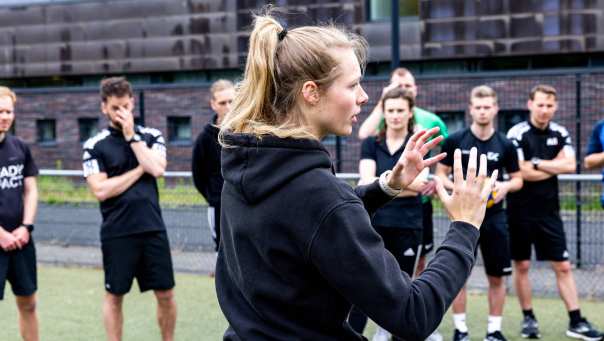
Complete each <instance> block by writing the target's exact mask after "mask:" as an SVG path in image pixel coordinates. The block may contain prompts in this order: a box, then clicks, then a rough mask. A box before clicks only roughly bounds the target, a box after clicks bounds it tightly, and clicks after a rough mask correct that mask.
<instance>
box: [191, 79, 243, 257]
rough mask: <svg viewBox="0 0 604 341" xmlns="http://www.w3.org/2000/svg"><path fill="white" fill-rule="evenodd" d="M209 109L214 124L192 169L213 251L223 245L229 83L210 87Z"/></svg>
mask: <svg viewBox="0 0 604 341" xmlns="http://www.w3.org/2000/svg"><path fill="white" fill-rule="evenodd" d="M210 97H211V98H210V107H212V110H214V112H215V113H216V115H214V117H213V118H212V121H211V122H209V123H208V124H206V125H205V127H203V130H202V131H201V133H200V134H199V136H197V139H196V140H195V145H194V146H193V158H192V162H191V169H192V173H193V183H194V184H195V188H197V191H199V193H201V195H203V197H204V198H206V200H207V202H208V224H209V225H210V229H211V232H212V238H213V239H214V250H215V251H216V252H218V244H219V243H220V192H222V184H223V183H224V179H223V178H222V173H221V171H220V149H221V147H220V143H218V131H219V130H220V123H221V122H222V119H223V118H224V115H226V113H228V112H229V111H230V110H231V103H232V102H233V97H235V87H234V86H233V83H232V82H231V81H228V80H224V79H220V80H217V81H216V82H214V83H213V84H212V86H211V87H210Z"/></svg>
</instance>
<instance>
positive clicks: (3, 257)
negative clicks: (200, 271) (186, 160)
mask: <svg viewBox="0 0 604 341" xmlns="http://www.w3.org/2000/svg"><path fill="white" fill-rule="evenodd" d="M366 47H367V46H366V42H365V41H364V39H363V38H361V37H359V36H357V35H354V34H352V33H349V32H346V31H343V30H342V29H339V28H336V27H333V26H304V27H298V28H294V29H291V30H288V29H287V28H285V27H283V26H282V25H281V24H280V23H279V22H278V21H277V20H276V19H275V18H273V17H272V16H271V15H270V13H269V14H265V15H259V16H256V17H255V21H254V25H253V30H252V32H251V36H250V46H249V54H248V59H247V63H246V67H245V73H244V75H243V79H242V80H241V81H240V82H239V83H238V85H237V86H236V87H235V86H234V85H233V84H232V83H231V82H229V81H226V80H219V81H217V82H215V83H214V84H213V85H212V87H211V88H210V106H211V108H212V110H213V111H214V113H215V116H214V117H213V119H212V121H211V122H209V123H208V124H207V125H206V126H205V127H204V128H203V130H202V132H201V134H200V135H199V137H198V138H197V139H196V141H195V144H194V149H193V155H192V171H193V172H192V173H193V180H194V184H195V186H196V188H197V189H198V190H199V192H200V193H201V194H202V195H203V196H204V197H205V199H206V200H207V202H208V205H209V207H208V222H209V226H210V227H211V228H212V235H213V237H214V240H215V246H216V252H217V261H216V271H215V279H216V293H217V297H218V301H219V303H220V307H221V309H222V311H223V313H224V316H225V317H226V319H227V321H228V324H229V327H228V329H227V330H226V332H225V334H224V340H364V339H365V338H364V337H363V336H362V333H363V329H364V327H365V324H366V322H367V318H370V319H372V320H373V321H375V322H376V324H377V325H378V326H379V327H378V329H377V332H376V334H375V335H374V337H373V340H375V341H379V340H388V339H390V338H392V339H394V340H424V339H427V340H442V339H443V336H442V335H441V334H440V333H439V332H438V331H437V327H438V326H439V324H440V323H441V321H442V318H443V316H444V314H445V313H446V311H447V310H448V308H449V306H451V305H452V312H453V314H452V316H453V324H454V327H455V329H454V335H452V339H453V340H454V341H463V340H469V334H470V331H469V329H468V326H467V324H466V291H465V288H464V286H465V283H466V281H467V279H468V277H469V275H470V272H471V270H472V267H473V265H474V263H475V260H476V251H477V248H478V247H480V250H481V253H482V257H483V260H484V270H485V272H486V275H487V279H488V303H489V309H488V310H489V313H488V314H489V316H488V324H487V327H486V333H485V335H486V336H485V338H484V340H486V341H499V340H506V338H505V336H504V334H503V330H502V317H503V310H504V301H505V298H506V287H505V280H504V279H505V276H509V275H511V274H512V273H513V274H514V285H515V289H516V293H517V295H518V300H519V303H520V307H521V308H522V313H523V316H524V317H523V321H522V324H521V330H520V334H521V335H522V337H525V338H530V339H537V338H540V337H541V334H540V330H539V324H538V322H537V317H536V314H535V312H534V311H533V306H532V302H531V284H530V281H529V277H528V273H529V270H530V265H531V257H532V250H533V248H534V249H535V252H536V258H537V260H539V261H549V262H550V264H551V267H552V269H553V270H554V272H555V274H556V282H557V285H558V288H559V293H560V296H561V298H562V300H563V301H564V304H565V307H566V309H567V311H568V316H569V323H568V329H567V331H566V335H567V336H569V337H572V338H576V339H582V340H588V341H592V340H593V341H597V340H602V338H603V335H602V333H600V332H599V331H598V330H597V329H596V328H595V327H594V326H592V325H591V324H590V323H589V322H588V320H587V319H586V318H585V317H584V316H583V315H582V314H581V311H580V307H579V299H578V294H577V289H576V285H575V281H574V278H573V273H572V268H571V264H570V261H569V254H568V250H567V245H566V239H565V233H564V226H563V223H562V220H561V219H560V206H559V198H558V180H557V175H559V174H565V173H574V171H575V166H576V159H575V152H574V148H573V145H572V142H571V139H570V136H569V133H568V131H567V130H566V129H565V128H564V127H563V126H561V125H560V124H557V123H556V122H554V121H553V118H554V114H555V112H556V110H557V108H558V96H559V95H558V93H557V91H556V89H554V88H553V87H551V86H548V85H543V84H538V85H536V86H535V87H534V88H533V89H532V90H531V91H530V93H528V94H527V108H528V110H529V111H530V116H529V118H528V120H526V121H524V122H521V123H518V124H517V125H515V126H514V127H512V128H511V129H510V130H509V131H508V132H507V133H506V132H500V131H497V128H496V125H495V118H496V115H497V112H498V98H497V94H496V93H495V91H494V90H493V89H492V88H490V87H488V86H486V85H482V86H478V87H475V88H474V89H472V91H471V93H470V94H469V101H468V112H469V114H470V117H471V120H472V123H471V125H470V127H468V128H466V129H463V130H460V131H456V132H453V133H451V134H449V133H448V132H447V129H446V126H445V125H444V123H443V121H442V120H441V119H440V118H439V117H438V115H436V114H434V113H431V112H429V111H427V110H424V109H421V108H420V107H418V106H417V103H416V100H417V94H418V88H417V86H416V84H415V79H414V77H413V75H412V74H411V72H409V70H406V69H403V68H399V69H396V70H394V72H393V73H392V75H391V79H390V83H389V84H388V85H386V86H385V87H384V89H383V92H382V95H381V98H380V100H379V102H378V104H377V105H376V107H375V108H374V109H373V110H372V112H371V114H370V115H369V117H368V118H367V119H366V120H365V121H364V122H363V123H362V124H361V126H360V128H359V132H358V133H359V137H360V138H362V139H363V142H362V147H361V155H360V162H359V174H360V180H359V184H358V186H357V187H356V188H352V187H351V186H350V185H348V184H347V183H345V182H344V181H342V180H340V179H338V178H337V177H336V174H335V172H334V167H333V165H332V161H331V157H330V155H329V152H328V151H327V149H325V147H324V146H323V145H322V143H321V140H322V139H323V138H324V137H326V136H327V135H330V134H336V135H341V136H345V135H350V134H351V133H352V131H353V125H354V124H355V123H357V120H358V115H359V114H360V112H361V106H362V105H364V104H365V103H366V102H367V100H368V96H367V94H366V93H365V91H364V90H363V88H362V86H361V79H362V75H363V66H364V65H365V61H366ZM16 103H17V97H16V95H15V94H14V92H13V91H11V90H10V89H9V88H6V87H0V246H1V250H0V299H1V298H2V295H3V292H4V286H5V283H6V282H9V283H10V284H11V287H12V290H13V293H14V294H15V296H16V298H17V299H16V302H17V307H18V311H19V326H20V331H21V335H22V337H23V339H24V340H38V339H39V331H38V319H37V313H36V294H35V293H36V289H37V279H36V256H35V246H34V242H33V238H32V236H31V235H32V232H33V230H34V220H35V213H36V207H37V199H38V195H37V186H36V175H37V174H38V169H37V167H36V164H35V162H34V160H33V158H32V155H31V153H30V151H29V148H28V147H27V145H26V144H25V143H23V142H22V141H21V140H20V139H18V138H17V137H15V136H13V135H11V134H10V133H9V130H10V127H11V125H12V124H13V121H14V119H15V104H16ZM100 103H101V111H102V113H103V115H104V116H105V117H106V118H107V122H108V127H107V128H106V129H104V130H102V131H101V132H99V133H98V134H97V135H96V136H94V137H92V138H91V139H89V140H88V141H86V142H85V143H84V146H83V172H84V177H85V178H86V182H87V184H88V186H89V188H90V190H91V192H92V193H93V195H94V196H95V197H96V198H97V199H98V201H99V203H100V204H99V206H100V211H101V215H102V218H103V219H102V225H101V227H100V237H101V250H102V256H103V269H104V274H105V281H104V288H105V291H106V294H105V297H104V301H103V318H104V325H105V330H106V335H107V339H108V340H121V339H122V326H123V319H124V317H123V313H122V302H123V298H124V296H125V295H126V294H127V293H128V292H129V291H130V289H131V286H132V283H133V281H134V279H136V280H137V282H138V286H139V289H140V291H141V292H143V291H147V290H152V291H153V292H154V294H155V297H156V300H157V307H158V309H157V320H158V324H159V327H160V331H161V337H162V339H163V340H172V339H173V338H174V329H175V322H176V317H177V308H176V303H175V298H174V286H175V281H174V271H173V268H172V260H171V255H170V245H169V241H168V237H167V233H166V226H165V224H164V221H163V218H162V213H161V209H160V205H159V197H158V188H157V182H156V179H157V178H158V177H161V176H162V175H163V174H164V171H165V169H166V166H167V161H166V160H167V158H166V146H165V141H164V138H163V136H162V134H161V132H160V131H159V130H157V129H153V128H149V127H143V126H138V125H135V124H134V118H133V109H134V96H133V91H132V88H131V85H130V83H129V82H128V81H127V80H126V79H125V78H123V77H111V78H107V79H104V80H103V81H102V82H101V85H100ZM603 127H604V122H600V123H599V124H598V125H597V126H596V127H595V128H594V133H593V136H592V138H591V141H590V143H589V148H588V153H587V154H588V156H587V157H586V158H585V165H586V167H588V168H600V167H603V166H604V148H603V146H604V128H603ZM435 150H438V152H435ZM430 171H433V172H434V174H430ZM435 196H436V197H438V198H439V200H440V201H441V203H442V205H443V207H444V209H445V210H446V212H447V214H448V215H449V218H450V219H451V225H450V229H449V231H448V233H447V235H446V236H445V239H444V241H443V242H442V243H441V244H440V246H439V247H438V248H436V249H434V240H433V222H432V219H433V218H432V210H433V207H432V200H433V197H435ZM536 197H538V198H539V200H535V199H534V198H536ZM602 201H603V204H604V196H603V200H602ZM504 202H506V203H507V204H506V205H504ZM433 250H435V251H434V254H433V255H432V257H431V260H430V262H426V256H427V255H428V254H429V253H430V252H431V251H433Z"/></svg>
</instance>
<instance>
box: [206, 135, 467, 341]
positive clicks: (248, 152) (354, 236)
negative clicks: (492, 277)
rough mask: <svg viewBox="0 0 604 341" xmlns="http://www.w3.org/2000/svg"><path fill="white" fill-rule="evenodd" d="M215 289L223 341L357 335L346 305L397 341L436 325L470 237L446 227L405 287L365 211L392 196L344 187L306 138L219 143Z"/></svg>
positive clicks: (462, 229) (323, 153)
mask: <svg viewBox="0 0 604 341" xmlns="http://www.w3.org/2000/svg"><path fill="white" fill-rule="evenodd" d="M226 138H227V141H228V143H229V144H230V145H232V147H229V148H223V151H222V171H223V175H224V179H225V183H224V188H223V192H222V210H221V215H222V217H221V219H222V244H221V246H220V251H219V256H218V263H217V266H216V291H217V294H218V301H219V303H220V307H221V309H222V311H223V313H224V314H225V316H226V318H227V320H228V322H229V325H230V326H229V328H228V329H227V331H226V332H225V335H224V340H364V338H363V336H361V335H359V334H357V333H356V332H354V331H353V330H352V329H351V328H350V326H349V325H348V323H347V322H346V317H347V315H348V312H349V310H350V307H351V304H354V305H357V306H358V307H359V308H360V309H361V310H362V311H363V312H365V313H366V314H367V315H368V316H369V317H370V318H371V319H372V320H374V321H376V322H377V323H378V324H380V325H381V326H383V327H384V328H386V329H387V330H389V331H390V332H392V333H393V334H395V335H397V336H399V337H402V338H404V339H406V340H423V339H425V338H426V337H427V336H428V335H429V334H430V333H431V332H432V331H433V330H434V329H436V327H437V326H438V325H439V323H440V321H441V319H442V317H443V315H444V313H445V312H446V310H447V308H448V307H449V305H450V304H451V302H452V301H453V299H454V298H455V296H456V295H457V293H458V292H459V290H460V289H461V288H462V286H463V285H464V283H465V282H466V279H467V278H468V276H469V275H470V270H471V269H472V266H473V264H474V253H475V249H476V245H477V241H478V235H479V233H478V230H477V229H476V228H474V227H473V226H471V225H469V224H466V223H460V222H457V223H453V224H452V225H451V229H450V231H449V232H448V234H447V237H446V238H445V241H444V242H443V243H442V245H441V247H440V248H439V249H438V250H437V252H436V254H435V255H434V259H433V261H432V262H430V265H429V266H428V268H427V269H426V270H425V271H424V272H423V273H422V275H421V276H420V277H419V278H418V279H416V280H415V281H411V279H410V278H409V276H408V275H407V274H405V273H403V272H401V270H400V269H399V266H398V264H397V262H396V259H395V258H394V256H392V254H390V253H389V252H388V251H386V249H385V248H384V243H383V242H382V239H381V238H380V236H379V235H378V234H377V233H376V232H375V231H374V229H373V228H372V227H371V222H370V220H369V214H368V212H370V213H373V212H374V211H375V209H376V208H378V207H379V206H380V205H382V204H384V203H385V202H387V201H388V200H390V199H391V198H389V197H388V196H386V195H385V194H384V193H383V192H382V191H381V190H380V188H379V185H378V184H377V182H376V183H373V184H371V185H368V186H361V187H358V188H357V189H354V190H353V189H352V187H351V186H349V185H348V184H346V183H345V182H343V181H341V180H339V179H338V178H336V177H335V175H334V173H333V168H332V164H331V160H330V157H329V153H328V152H327V150H326V149H325V148H324V147H323V146H322V145H321V143H320V142H318V141H314V140H305V139H297V140H295V139H280V138H276V137H272V136H266V137H264V138H262V139H261V140H258V139H256V138H255V137H252V136H249V135H243V134H232V135H227V136H226Z"/></svg>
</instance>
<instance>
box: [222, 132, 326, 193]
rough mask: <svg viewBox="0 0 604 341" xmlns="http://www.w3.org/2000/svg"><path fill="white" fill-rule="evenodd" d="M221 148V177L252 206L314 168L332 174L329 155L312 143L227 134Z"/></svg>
mask: <svg viewBox="0 0 604 341" xmlns="http://www.w3.org/2000/svg"><path fill="white" fill-rule="evenodd" d="M225 141H226V142H227V144H228V145H229V147H224V148H222V162H221V164H222V175H223V177H224V181H225V182H228V183H229V184H231V185H232V186H233V187H234V188H236V189H237V191H238V192H239V193H240V194H241V195H242V196H243V198H244V199H245V200H246V202H248V203H250V204H253V203H257V202H260V201H262V200H263V199H264V198H266V197H267V196H269V195H270V194H271V193H274V192H275V191H276V190H277V189H279V188H281V187H282V186H284V185H285V184H287V183H288V182H290V181H291V180H292V179H294V178H295V177H297V176H299V175H300V174H303V173H306V172H308V171H310V170H311V169H314V168H323V169H327V170H329V171H331V172H332V173H333V167H332V162H331V159H330V155H329V152H328V151H327V150H326V149H325V147H323V145H322V144H321V142H319V141H316V140H311V139H292V138H279V137H276V136H271V135H266V136H263V137H262V138H261V139H259V138H257V137H255V136H253V135H249V134H227V135H225Z"/></svg>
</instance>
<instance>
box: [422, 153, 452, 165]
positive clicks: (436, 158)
mask: <svg viewBox="0 0 604 341" xmlns="http://www.w3.org/2000/svg"><path fill="white" fill-rule="evenodd" d="M445 156H447V153H440V154H438V155H435V156H433V157H431V158H428V159H425V160H424V168H425V167H431V166H432V165H434V164H436V163H437V162H439V161H440V160H442V159H444V158H445Z"/></svg>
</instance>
